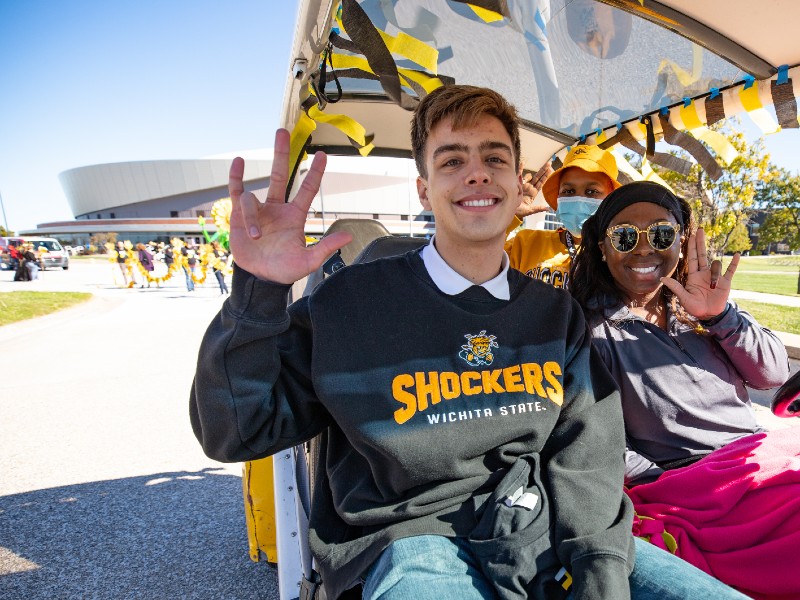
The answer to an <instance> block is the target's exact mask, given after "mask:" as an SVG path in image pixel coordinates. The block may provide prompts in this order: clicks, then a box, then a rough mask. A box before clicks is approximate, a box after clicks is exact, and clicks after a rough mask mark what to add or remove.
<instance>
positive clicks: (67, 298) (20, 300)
mask: <svg viewBox="0 0 800 600" xmlns="http://www.w3.org/2000/svg"><path fill="white" fill-rule="evenodd" d="M91 297H92V295H91V294H86V293H83V292H0V326H3V325H8V324H9V323H16V322H17V321H24V320H25V319H32V318H33V317H41V316H43V315H48V314H50V313H53V312H56V311H58V310H62V309H65V308H69V307H70V306H74V305H75V304H80V303H81V302H86V301H87V300H88V299H89V298H91Z"/></svg>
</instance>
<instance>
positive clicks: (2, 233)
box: [0, 225, 14, 237]
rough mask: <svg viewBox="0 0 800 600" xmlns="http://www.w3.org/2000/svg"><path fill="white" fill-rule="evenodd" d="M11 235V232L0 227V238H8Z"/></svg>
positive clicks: (12, 233)
mask: <svg viewBox="0 0 800 600" xmlns="http://www.w3.org/2000/svg"><path fill="white" fill-rule="evenodd" d="M13 235H14V232H13V231H9V230H8V229H6V228H5V227H3V226H2V225H0V237H10V236H13Z"/></svg>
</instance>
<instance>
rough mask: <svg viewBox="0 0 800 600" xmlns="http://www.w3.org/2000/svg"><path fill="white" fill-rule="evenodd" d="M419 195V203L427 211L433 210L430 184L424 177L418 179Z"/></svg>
mask: <svg viewBox="0 0 800 600" xmlns="http://www.w3.org/2000/svg"><path fill="white" fill-rule="evenodd" d="M417 195H419V202H420V204H422V208H424V209H425V210H433V209H432V208H431V202H430V200H429V199H428V182H427V181H425V179H423V178H422V177H417Z"/></svg>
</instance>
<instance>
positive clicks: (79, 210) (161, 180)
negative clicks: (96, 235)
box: [58, 158, 272, 216]
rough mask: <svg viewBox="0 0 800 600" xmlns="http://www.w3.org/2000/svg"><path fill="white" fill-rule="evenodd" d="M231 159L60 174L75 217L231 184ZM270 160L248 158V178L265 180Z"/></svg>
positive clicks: (105, 167)
mask: <svg viewBox="0 0 800 600" xmlns="http://www.w3.org/2000/svg"><path fill="white" fill-rule="evenodd" d="M229 168H230V159H227V158H225V159H223V158H211V159H196V160H148V161H137V162H122V163H111V164H102V165H91V166H87V167H78V168H76V169H70V170H68V171H64V172H63V173H61V174H59V176H58V177H59V180H60V181H61V187H62V188H63V189H64V193H65V195H66V196H67V201H68V202H69V205H70V208H71V209H72V214H74V215H75V216H79V215H84V214H87V213H91V212H97V211H100V210H106V209H109V208H115V207H118V206H123V205H126V204H133V203H135V202H146V201H148V200H156V199H158V198H166V197H169V196H176V195H180V194H187V193H191V192H197V191H201V190H207V189H212V188H218V187H224V186H226V185H227V184H228V170H229ZM271 168H272V161H271V160H248V161H247V166H246V169H245V180H246V181H252V180H256V179H266V178H268V177H269V175H270V169H271Z"/></svg>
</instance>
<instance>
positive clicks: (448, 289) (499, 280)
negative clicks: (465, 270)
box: [421, 236, 511, 300]
mask: <svg viewBox="0 0 800 600" xmlns="http://www.w3.org/2000/svg"><path fill="white" fill-rule="evenodd" d="M435 237H436V236H434V237H433V238H431V241H430V243H429V244H428V245H427V246H425V247H424V248H423V249H422V252H421V256H422V262H423V263H425V268H426V269H427V271H428V275H430V277H431V279H432V280H433V283H435V284H436V287H438V288H439V290H440V291H441V292H442V293H444V294H447V295H448V296H455V295H456V294H460V293H461V292H463V291H464V290H466V289H468V288H470V287H472V286H473V285H476V284H474V283H472V282H471V281H470V280H469V279H467V278H466V277H463V276H462V275H459V274H458V273H456V272H455V271H454V270H453V268H452V267H451V266H450V265H448V264H447V263H446V262H445V260H444V259H443V258H442V256H441V254H439V251H438V250H437V249H436V246H434V245H433V240H434V239H435ZM508 264H509V260H508V254H506V253H505V251H504V252H503V262H502V263H501V266H502V269H501V270H500V273H498V275H497V276H496V277H493V278H492V279H490V280H489V281H486V282H484V283H481V284H480V287H482V288H483V289H485V290H486V291H487V292H489V293H490V294H491V295H492V296H494V297H495V298H497V299H498V300H510V299H511V290H510V289H509V287H508Z"/></svg>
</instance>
